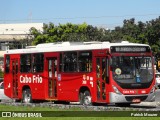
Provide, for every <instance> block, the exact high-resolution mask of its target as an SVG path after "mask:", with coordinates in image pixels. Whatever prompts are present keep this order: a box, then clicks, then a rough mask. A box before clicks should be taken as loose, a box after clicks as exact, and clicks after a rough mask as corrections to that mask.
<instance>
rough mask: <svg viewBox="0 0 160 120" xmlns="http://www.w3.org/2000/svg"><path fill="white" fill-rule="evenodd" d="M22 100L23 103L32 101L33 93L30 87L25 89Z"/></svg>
mask: <svg viewBox="0 0 160 120" xmlns="http://www.w3.org/2000/svg"><path fill="white" fill-rule="evenodd" d="M22 102H23V103H31V102H32V95H31V90H30V89H25V90H23V93H22Z"/></svg>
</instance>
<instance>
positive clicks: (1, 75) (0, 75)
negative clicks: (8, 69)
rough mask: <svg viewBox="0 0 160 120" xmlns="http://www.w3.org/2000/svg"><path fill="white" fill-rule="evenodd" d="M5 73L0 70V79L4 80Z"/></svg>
mask: <svg viewBox="0 0 160 120" xmlns="http://www.w3.org/2000/svg"><path fill="white" fill-rule="evenodd" d="M3 75H4V72H3V71H2V70H1V69H0V78H3Z"/></svg>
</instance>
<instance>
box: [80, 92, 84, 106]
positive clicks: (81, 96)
mask: <svg viewBox="0 0 160 120" xmlns="http://www.w3.org/2000/svg"><path fill="white" fill-rule="evenodd" d="M83 103H84V94H83V93H82V92H80V93H79V104H80V105H83Z"/></svg>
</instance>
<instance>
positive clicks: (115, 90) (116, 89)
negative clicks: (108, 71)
mask: <svg viewBox="0 0 160 120" xmlns="http://www.w3.org/2000/svg"><path fill="white" fill-rule="evenodd" d="M112 87H113V90H114V92H115V93H117V94H121V92H120V91H119V90H118V88H117V87H116V86H114V85H112Z"/></svg>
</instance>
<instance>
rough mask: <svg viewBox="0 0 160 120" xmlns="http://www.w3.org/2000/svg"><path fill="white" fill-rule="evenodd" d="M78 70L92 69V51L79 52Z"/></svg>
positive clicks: (86, 70)
mask: <svg viewBox="0 0 160 120" xmlns="http://www.w3.org/2000/svg"><path fill="white" fill-rule="evenodd" d="M78 67H79V68H78V71H79V72H91V71H92V52H91V51H83V52H79V56H78Z"/></svg>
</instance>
